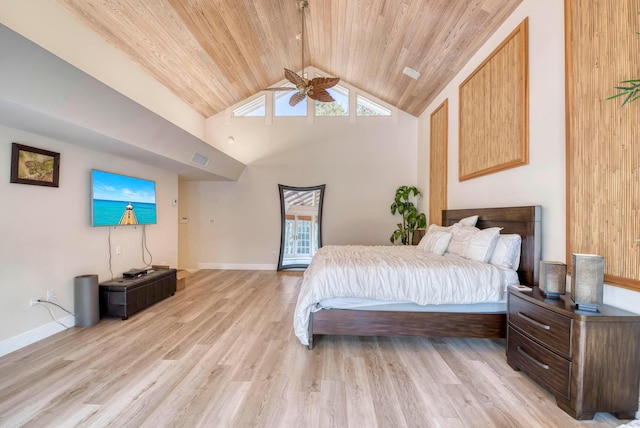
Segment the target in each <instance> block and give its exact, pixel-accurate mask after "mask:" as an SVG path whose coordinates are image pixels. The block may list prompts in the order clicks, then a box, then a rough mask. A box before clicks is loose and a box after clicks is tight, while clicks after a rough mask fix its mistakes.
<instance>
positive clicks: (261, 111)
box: [233, 95, 266, 117]
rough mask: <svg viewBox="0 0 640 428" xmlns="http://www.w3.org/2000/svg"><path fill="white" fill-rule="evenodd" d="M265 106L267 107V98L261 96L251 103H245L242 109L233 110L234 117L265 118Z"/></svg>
mask: <svg viewBox="0 0 640 428" xmlns="http://www.w3.org/2000/svg"><path fill="white" fill-rule="evenodd" d="M265 106H266V101H265V96H264V95H261V96H259V97H258V98H254V99H252V100H251V101H249V102H247V103H244V104H242V105H241V106H240V107H238V108H236V109H235V110H233V116H235V117H238V116H243V117H265V116H266V108H265Z"/></svg>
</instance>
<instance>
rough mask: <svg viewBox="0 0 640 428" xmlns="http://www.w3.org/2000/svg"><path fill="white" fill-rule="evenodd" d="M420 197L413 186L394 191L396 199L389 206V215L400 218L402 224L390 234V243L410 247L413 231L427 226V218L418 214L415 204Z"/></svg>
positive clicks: (422, 214)
mask: <svg viewBox="0 0 640 428" xmlns="http://www.w3.org/2000/svg"><path fill="white" fill-rule="evenodd" d="M419 197H420V191H419V190H418V189H417V188H416V187H415V186H400V187H398V190H396V197H395V199H394V201H393V203H392V204H391V214H393V215H396V214H399V215H401V216H402V223H398V228H397V229H396V230H394V231H393V234H391V239H390V241H391V243H392V244H395V243H397V242H398V241H400V242H401V243H402V244H403V245H410V244H411V239H412V238H413V231H414V230H416V229H422V228H424V227H426V225H427V216H426V215H425V214H424V213H418V209H417V208H416V206H415V202H417V201H418V198H419Z"/></svg>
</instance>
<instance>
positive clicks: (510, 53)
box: [458, 19, 529, 181]
mask: <svg viewBox="0 0 640 428" xmlns="http://www.w3.org/2000/svg"><path fill="white" fill-rule="evenodd" d="M527 26H528V21H527V20H526V19H525V20H524V21H523V22H522V24H520V25H519V26H518V28H516V29H515V30H514V31H513V32H512V33H511V34H510V35H509V36H508V37H507V39H506V40H505V41H504V42H503V43H502V44H501V45H500V46H499V47H498V48H497V49H496V50H495V51H493V53H492V54H491V55H490V56H489V57H488V58H487V59H486V60H485V61H484V62H483V63H482V64H481V65H480V66H479V67H478V68H477V69H476V70H475V71H474V72H473V73H472V74H471V75H470V76H469V77H468V78H467V79H466V80H465V81H464V82H463V83H462V84H461V85H460V142H459V171H458V177H459V179H460V181H463V180H468V179H471V178H475V177H479V176H481V175H486V174H491V173H494V172H497V171H501V170H504V169H507V168H513V167H516V166H520V165H525V164H527V163H528V162H529V138H528V136H529V126H528V125H529V124H528V116H529V114H528V113H529V108H528V104H529V99H528V86H529V84H528V69H529V66H528V59H527V58H528V40H527V39H528V30H527Z"/></svg>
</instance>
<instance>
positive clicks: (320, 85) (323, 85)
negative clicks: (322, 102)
mask: <svg viewBox="0 0 640 428" xmlns="http://www.w3.org/2000/svg"><path fill="white" fill-rule="evenodd" d="M339 81H340V79H339V78H338V77H314V78H313V79H311V83H309V84H310V85H311V86H313V88H314V89H327V88H331V87H333V86H336V85H337V84H338V82H339Z"/></svg>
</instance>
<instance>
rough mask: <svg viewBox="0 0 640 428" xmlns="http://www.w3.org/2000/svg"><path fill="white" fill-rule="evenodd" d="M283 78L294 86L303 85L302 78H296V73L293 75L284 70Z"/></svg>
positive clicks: (291, 72) (286, 69) (289, 71)
mask: <svg viewBox="0 0 640 428" xmlns="http://www.w3.org/2000/svg"><path fill="white" fill-rule="evenodd" d="M284 77H285V78H286V79H287V80H288V81H289V82H291V83H293V84H294V85H296V86H298V85H304V80H303V79H302V77H300V76H298V75H297V74H296V73H294V72H293V71H291V70H289V69H288V68H285V69H284Z"/></svg>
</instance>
